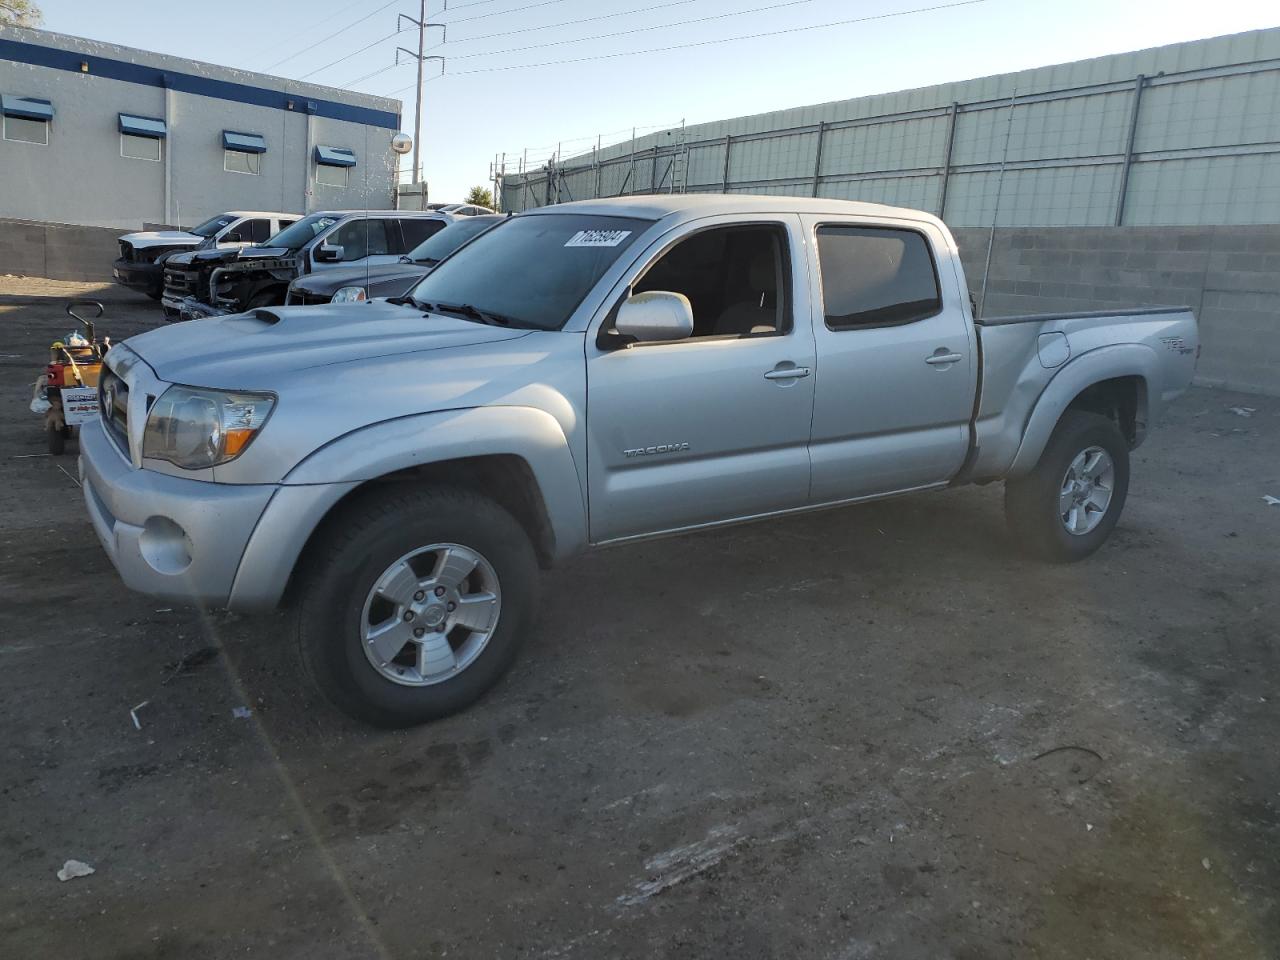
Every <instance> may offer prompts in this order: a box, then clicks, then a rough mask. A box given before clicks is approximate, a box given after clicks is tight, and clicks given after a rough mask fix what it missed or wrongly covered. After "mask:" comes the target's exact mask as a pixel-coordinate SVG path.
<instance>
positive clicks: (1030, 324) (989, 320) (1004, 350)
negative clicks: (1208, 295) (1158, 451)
mask: <svg viewBox="0 0 1280 960" xmlns="http://www.w3.org/2000/svg"><path fill="white" fill-rule="evenodd" d="M975 330H976V333H977V336H978V340H979V343H980V344H981V350H980V354H981V357H982V368H981V371H980V373H979V383H978V391H979V395H978V400H977V404H976V411H975V415H974V419H973V435H972V439H973V444H974V447H975V450H974V451H973V453H972V454H971V456H970V459H969V463H968V465H967V469H966V471H965V479H974V480H982V479H992V478H998V477H1004V476H1008V475H1009V474H1010V471H1011V470H1012V471H1014V472H1015V473H1016V472H1017V470H1018V469H1019V468H1020V467H1021V466H1022V464H1021V463H1020V462H1018V461H1020V458H1019V457H1018V453H1019V450H1020V448H1021V446H1022V444H1023V441H1024V440H1025V439H1026V434H1027V431H1028V429H1029V421H1030V420H1031V416H1032V413H1033V411H1035V410H1036V408H1037V405H1038V404H1039V403H1040V401H1041V398H1042V397H1045V398H1048V399H1049V400H1050V406H1053V405H1054V404H1056V403H1057V401H1058V397H1057V395H1058V394H1059V393H1061V394H1063V397H1064V399H1062V401H1061V403H1062V406H1064V407H1065V405H1066V404H1067V403H1069V402H1070V401H1071V399H1072V398H1073V397H1074V396H1076V394H1077V393H1078V392H1079V389H1074V390H1073V389H1071V386H1072V381H1073V379H1074V377H1075V373H1076V371H1078V370H1081V369H1084V368H1088V369H1090V370H1091V377H1092V379H1091V380H1090V381H1089V382H1097V380H1100V379H1105V375H1102V374H1099V373H1098V372H1097V371H1099V370H1105V369H1107V368H1109V367H1110V366H1113V365H1114V366H1115V367H1116V369H1117V371H1120V370H1123V371H1125V373H1124V374H1123V375H1124V376H1140V377H1141V380H1142V384H1141V386H1142V391H1141V394H1142V396H1143V409H1142V410H1141V411H1140V413H1139V420H1140V422H1139V423H1138V424H1137V427H1136V430H1135V436H1134V446H1137V444H1138V443H1141V441H1142V434H1143V432H1144V430H1145V425H1146V424H1147V423H1148V422H1151V421H1154V420H1156V419H1158V418H1159V415H1160V413H1161V410H1162V409H1163V407H1164V404H1165V403H1166V402H1168V401H1169V400H1171V399H1173V398H1174V397H1175V396H1177V395H1178V394H1179V393H1181V392H1182V391H1183V390H1185V389H1186V387H1187V385H1188V384H1189V383H1190V381H1191V378H1192V375H1193V374H1194V370H1195V362H1196V357H1197V356H1198V354H1199V342H1200V341H1199V334H1198V331H1197V329H1196V321H1195V316H1194V315H1193V313H1192V311H1191V308H1190V307H1138V308H1134V309H1129V310H1100V311H1081V312H1074V313H1065V312H1064V313H1039V314H1029V315H1023V316H1008V317H986V318H983V319H981V320H978V321H977V322H976V324H975ZM1085 358H1088V359H1087V360H1086V359H1085ZM1082 361H1083V362H1082ZM1135 371H1142V373H1141V374H1137V373H1135ZM1117 376H1121V374H1120V373H1119V372H1118V373H1117ZM1086 385H1087V384H1086ZM1059 412H1060V411H1059ZM1052 419H1053V421H1055V422H1056V420H1057V415H1056V414H1055V415H1054V416H1053V418H1052Z"/></svg>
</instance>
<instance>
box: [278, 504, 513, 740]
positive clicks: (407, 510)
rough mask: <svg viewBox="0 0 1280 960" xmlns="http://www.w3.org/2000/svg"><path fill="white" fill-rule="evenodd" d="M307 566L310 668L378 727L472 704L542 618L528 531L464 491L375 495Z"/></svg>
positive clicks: (328, 533)
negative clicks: (536, 619)
mask: <svg viewBox="0 0 1280 960" xmlns="http://www.w3.org/2000/svg"><path fill="white" fill-rule="evenodd" d="M308 558H309V559H307V560H306V562H305V565H304V567H303V568H302V570H301V571H300V582H299V590H298V591H297V594H296V596H297V599H296V610H295V617H296V624H297V640H298V647H299V652H300V655H301V657H302V661H303V663H304V665H305V666H306V668H307V670H308V672H309V673H310V674H311V677H312V679H313V680H314V681H315V683H316V686H317V687H319V689H320V691H321V692H322V693H323V694H324V695H325V697H326V698H328V699H329V700H330V701H331V702H332V703H333V704H334V705H335V706H337V707H338V708H339V709H340V710H342V711H343V712H344V713H347V714H348V715H350V716H352V717H355V718H356V719H358V720H362V721H364V722H366V723H371V724H375V725H377V726H382V727H404V726H410V725H413V724H418V723H425V722H427V721H429V720H435V719H438V718H440V717H444V716H447V715H448V714H451V713H455V712H457V711H458V710H461V709H463V708H464V707H467V706H469V705H470V704H472V703H474V702H475V701H476V700H478V699H479V698H480V697H481V696H482V695H483V694H484V693H485V692H486V691H487V690H488V689H489V688H490V687H492V686H493V685H494V684H495V683H496V682H497V681H498V679H499V678H500V677H501V676H502V674H503V673H504V672H505V671H506V670H507V668H508V667H509V666H510V665H511V663H512V661H513V660H514V659H515V656H516V653H517V651H518V649H519V647H520V644H521V642H522V641H523V640H524V636H525V633H526V632H527V630H528V627H529V624H530V621H531V619H532V614H533V611H534V606H535V600H536V593H537V582H538V564H537V560H536V558H535V555H534V551H533V545H532V544H531V543H530V541H529V537H528V535H527V534H526V533H525V531H524V528H523V527H521V525H520V524H519V523H518V522H517V521H516V520H515V518H514V517H512V516H511V514H509V513H508V512H507V511H506V510H504V509H503V508H502V507H500V506H498V504H496V503H494V502H493V501H492V500H489V499H487V498H485V497H482V496H478V495H476V494H473V493H468V492H465V491H462V490H457V489H453V488H448V487H429V488H426V489H423V488H420V487H414V486H410V485H408V484H403V485H396V486H391V487H385V488H382V489H375V490H371V491H370V492H369V493H368V494H366V495H364V496H362V497H361V498H360V499H358V500H356V501H355V502H354V503H352V504H351V505H350V506H347V507H344V508H341V509H340V512H339V513H338V514H337V515H336V516H334V517H333V518H332V519H331V520H330V521H328V522H327V524H326V528H325V529H324V530H323V531H321V533H320V535H319V536H318V537H317V540H316V542H314V543H312V544H311V546H310V548H309V549H308ZM460 558H461V559H460ZM473 561H474V563H473ZM468 567H469V568H470V572H463V573H458V571H463V570H464V568H468ZM450 569H451V570H452V571H453V572H450ZM485 597H492V598H494V599H492V601H487V600H485V599H484V598H485ZM486 603H491V604H492V605H491V606H485V604H486ZM446 606H447V612H446ZM468 621H469V622H468ZM477 625H478V627H477ZM442 643H443V644H445V645H443V646H442ZM442 658H443V659H442Z"/></svg>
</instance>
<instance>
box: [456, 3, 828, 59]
mask: <svg viewBox="0 0 1280 960" xmlns="http://www.w3.org/2000/svg"><path fill="white" fill-rule="evenodd" d="M814 2H816V0H786V2H784V3H770V4H767V5H766V6H763V7H752V8H751V9H750V10H731V11H729V12H728V13H716V14H712V15H711V16H707V17H695V18H693V19H691V20H676V21H673V22H672V23H654V24H650V25H649V26H645V27H632V28H631V29H629V30H616V31H614V32H613V33H597V34H593V35H591V36H589V37H578V38H576V39H571V40H551V41H548V42H547V43H533V44H530V45H528V46H525V47H508V48H507V49H505V50H486V51H482V52H481V53H458V54H454V55H453V56H451V57H450V58H449V59H450V60H470V59H472V58H474V57H492V56H496V55H497V54H500V53H521V52H523V51H525V50H541V49H543V48H545V47H562V46H564V45H566V44H570V43H585V42H586V41H588V40H608V39H610V38H611V37H626V36H629V35H631V34H633V33H647V32H649V31H650V30H666V29H668V28H670V27H687V26H689V25H691V24H695V23H709V22H711V21H712V20H727V19H729V18H730V17H743V16H746V15H747V14H751V13H764V12H765V11H768V10H782V9H785V8H786V7H799V6H802V5H804V4H806V3H814Z"/></svg>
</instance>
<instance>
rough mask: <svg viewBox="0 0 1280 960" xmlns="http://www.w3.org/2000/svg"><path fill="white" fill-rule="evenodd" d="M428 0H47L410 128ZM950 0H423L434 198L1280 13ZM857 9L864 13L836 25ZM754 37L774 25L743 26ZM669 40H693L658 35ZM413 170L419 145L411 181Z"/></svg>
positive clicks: (137, 39) (1221, 7)
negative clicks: (385, 110)
mask: <svg viewBox="0 0 1280 960" xmlns="http://www.w3.org/2000/svg"><path fill="white" fill-rule="evenodd" d="M419 3H420V0H392V2H390V3H388V2H386V0H360V2H352V0H266V2H264V0H217V2H216V3H206V4H200V3H182V4H176V3H173V2H172V0H40V5H41V7H42V9H43V12H44V24H43V26H44V27H45V29H48V30H55V31H58V32H59V33H68V34H73V35H75V36H81V37H88V38H91V39H94V40H102V41H107V42H111V43H121V44H126V45H128V46H134V47H141V48H143V49H147V50H154V51H158V52H161V53H167V54H173V55H176V56H181V57H189V58H191V59H195V60H203V61H207V62H210V63H216V64H222V65H226V66H232V67H239V68H242V69H248V70H256V71H260V72H264V73H269V74H274V75H277V76H284V77H292V78H295V79H305V80H307V81H309V82H313V83H322V84H326V85H329V86H336V87H345V88H348V89H352V90H359V91H363V92H365V93H372V94H378V95H383V96H387V95H389V96H393V97H395V98H398V99H401V100H403V101H404V110H403V118H404V128H405V130H406V131H407V132H409V133H413V130H412V126H413V116H414V102H413V95H414V92H413V88H414V81H415V71H414V67H413V62H412V60H409V61H408V62H407V63H404V64H402V65H401V66H398V67H397V66H395V65H394V64H395V49H396V47H397V46H404V47H408V48H410V49H415V48H416V45H417V32H416V30H417V28H416V27H412V28H411V29H410V30H406V31H405V32H402V33H399V34H395V30H396V27H397V14H399V13H405V14H409V15H411V16H414V17H416V16H417V15H418V11H419ZM950 4H955V0H856V2H855V0H790V2H787V0H649V2H645V0H428V4H427V12H428V16H427V19H428V21H429V22H433V23H435V22H439V23H443V24H446V25H447V26H446V27H445V28H444V29H441V28H437V27H433V28H432V29H431V30H430V32H429V34H428V40H427V43H428V46H430V47H434V49H432V50H430V53H431V54H432V55H433V56H443V57H444V58H445V60H444V62H443V65H442V64H441V62H440V61H434V60H433V61H430V62H429V63H428V64H427V66H426V69H425V74H426V75H427V76H428V77H431V76H433V75H439V76H436V77H435V78H434V79H431V80H429V81H428V82H426V83H424V85H423V94H424V101H423V124H422V127H423V129H422V137H421V143H422V151H423V158H422V164H423V168H424V174H425V177H424V178H425V179H426V181H427V183H428V187H429V190H430V196H431V199H433V200H442V201H444V200H460V199H461V198H462V196H463V195H464V194H465V193H466V191H467V190H468V188H470V187H471V186H473V185H478V184H479V185H487V181H488V178H489V175H490V166H491V164H492V162H493V160H494V157H495V155H498V156H499V157H501V154H503V153H505V154H506V162H507V165H508V168H510V169H514V164H515V160H516V158H517V157H520V156H522V155H523V153H524V151H525V150H527V151H528V156H529V158H530V166H531V167H532V166H535V165H536V164H535V162H534V161H539V162H541V161H543V160H545V159H546V158H547V157H548V156H549V155H550V154H551V153H552V152H553V151H554V150H555V149H556V147H557V144H558V143H559V144H561V149H562V151H563V153H564V155H569V154H572V153H576V152H581V151H582V150H584V149H588V148H589V147H590V146H591V145H592V144H594V143H595V141H596V137H597V136H598V135H599V136H602V137H603V141H604V143H606V144H608V143H611V142H618V141H621V140H624V139H627V138H629V137H630V133H631V128H632V127H638V128H640V129H641V132H644V131H645V130H649V129H658V128H662V127H669V126H677V125H679V123H680V121H681V120H684V121H686V122H687V123H691V124H692V123H701V122H705V121H710V120H720V119H725V118H729V117H737V116H742V115H744V114H751V113H761V112H764V111H768V110H777V109H782V108H786V107H794V106H802V105H805V104H810V103H822V102H826V101H830V100H842V99H846V98H849V97H857V96H863V95H866V94H872V93H887V92H891V91H894V90H901V89H906V88H910V87H922V86H929V85H931V84H935V83H943V82H948V81H953V80H966V79H970V78H973V77H981V76H988V75H991V74H996V73H1006V72H1009V71H1013V70H1020V69H1025V68H1029V67H1037V66H1043V65H1045V64H1051V63H1065V62H1068V61H1071V60H1081V59H1085V58H1088V57H1097V56H1103V55H1106V54H1110V53H1120V52H1123V51H1127V50H1137V49H1142V48H1145V47H1154V46H1161V45H1163V44H1167V43H1176V42H1180V41H1184V40H1196V39H1200V38H1203V37H1213V36H1221V35H1223V34H1229V33H1238V32H1241V31H1244V30H1255V29H1259V28H1264V27H1274V26H1280V4H1277V3H1276V0H1266V2H1261V0H1214V2H1212V3H1206V2H1204V0H1070V2H1061V0H970V2H967V3H962V4H957V5H950ZM925 8H933V9H925ZM913 11H914V12H913ZM893 14H901V15H893ZM874 17H879V18H880V19H864V18H874ZM588 18H589V19H588ZM708 18H710V19H708ZM855 19H858V20H861V22H854V23H844V24H842V25H836V24H835V22H836V21H850V20H855ZM693 20H700V21H701V22H696V23H691V22H689V21H693ZM572 21H578V22H576V23H575V22H572ZM400 25H401V26H408V25H407V24H404V23H403V22H402V23H401V24H400ZM804 28H812V29H804ZM780 31H787V32H780ZM606 34H613V36H605V35H606ZM759 34H772V35H768V36H754V37H751V38H748V39H732V40H731V39H730V38H741V37H744V36H748V35H759ZM692 44H698V45H697V46H689V45H692ZM366 47H367V49H362V48H366ZM670 47H680V48H681V49H666V50H663V49H658V48H670ZM610 54H623V55H621V56H606V55H610ZM582 58H592V59H586V60H583V59H582ZM401 59H402V60H405V59H407V58H405V57H404V56H403V55H401ZM575 59H576V60H579V62H576V63H559V64H554V65H545V64H547V63H548V61H557V60H558V61H564V60H575ZM442 70H443V73H442V74H441V71H442ZM370 74H372V76H370ZM410 166H411V160H406V161H405V173H404V178H406V179H407V177H408V169H409V167H410Z"/></svg>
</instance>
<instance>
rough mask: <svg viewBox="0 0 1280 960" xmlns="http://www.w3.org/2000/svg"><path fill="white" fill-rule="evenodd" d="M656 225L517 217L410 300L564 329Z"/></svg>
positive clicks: (563, 216) (567, 216)
mask: <svg viewBox="0 0 1280 960" xmlns="http://www.w3.org/2000/svg"><path fill="white" fill-rule="evenodd" d="M651 222H652V221H649V220H638V219H634V218H629V217H593V216H587V215H584V214H571V213H548V214H539V215H537V216H526V217H512V218H511V219H509V220H505V221H503V222H502V223H500V224H498V225H497V226H496V227H494V228H493V229H491V230H490V231H489V232H488V233H486V234H484V235H483V236H481V237H478V238H476V242H475V243H470V244H467V246H466V247H464V248H463V249H461V250H459V251H458V252H457V253H456V254H454V255H453V256H452V257H450V258H449V259H448V260H447V261H445V262H444V263H442V264H441V265H440V266H439V268H437V269H436V270H435V271H433V272H432V273H430V274H428V275H427V277H426V278H425V279H424V280H423V281H422V282H421V283H419V284H418V285H417V286H416V287H414V289H413V292H412V294H411V296H412V298H413V300H414V301H415V302H417V303H419V304H428V303H432V304H437V303H441V304H455V305H462V304H466V305H469V306H473V307H475V308H477V309H479V310H482V311H485V312H487V313H491V314H497V315H500V316H504V317H510V318H511V319H512V321H513V322H515V323H516V324H518V325H519V326H525V327H535V328H537V329H541V330H559V329H560V327H562V326H564V323H565V321H566V320H568V319H569V316H570V314H572V313H573V311H574V310H576V309H577V307H578V304H580V303H581V302H582V298H583V297H585V296H586V295H587V293H588V292H589V291H590V290H591V288H592V287H593V286H595V283H596V281H597V280H599V279H600V277H602V276H603V275H604V272H605V271H606V270H608V269H609V267H610V266H611V265H612V264H613V262H614V261H615V260H617V259H618V256H619V255H620V254H621V253H622V252H623V251H624V250H626V249H627V247H629V246H631V244H632V243H634V242H635V239H636V238H637V237H638V236H639V235H640V234H641V233H643V232H644V231H645V229H646V228H647V227H648V226H649V225H650V223H651ZM444 233H445V231H443V230H442V231H440V234H439V235H440V236H444ZM495 278H501V281H502V282H501V283H495V282H494V281H495Z"/></svg>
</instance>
